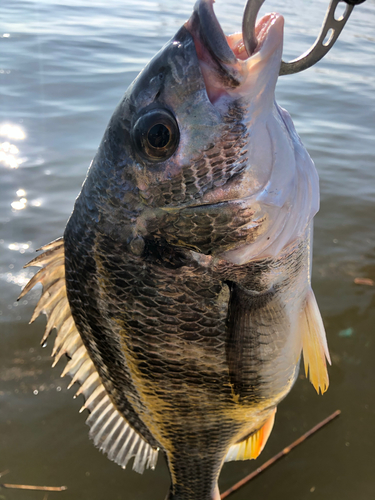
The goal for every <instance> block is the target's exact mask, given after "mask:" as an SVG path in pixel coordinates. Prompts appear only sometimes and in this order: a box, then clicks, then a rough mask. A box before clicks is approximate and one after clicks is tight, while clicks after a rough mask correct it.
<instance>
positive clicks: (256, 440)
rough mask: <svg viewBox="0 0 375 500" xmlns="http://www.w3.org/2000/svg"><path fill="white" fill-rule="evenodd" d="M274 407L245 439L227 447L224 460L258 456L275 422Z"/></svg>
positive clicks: (248, 458)
mask: <svg viewBox="0 0 375 500" xmlns="http://www.w3.org/2000/svg"><path fill="white" fill-rule="evenodd" d="M275 413H276V408H275V409H274V410H273V412H272V414H271V416H270V417H268V419H267V420H266V422H265V423H264V424H263V425H262V427H261V428H260V429H258V430H257V431H256V432H254V433H252V434H251V435H250V436H248V437H247V438H246V439H244V440H243V441H241V442H240V443H237V444H235V445H233V446H231V447H230V448H229V451H228V453H227V456H226V457H225V462H231V461H233V460H251V459H255V458H258V456H259V455H260V454H261V452H262V450H263V448H264V447H265V445H266V443H267V441H268V438H269V437H270V434H271V431H272V428H273V424H274V422H275Z"/></svg>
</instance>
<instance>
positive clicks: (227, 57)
mask: <svg viewBox="0 0 375 500" xmlns="http://www.w3.org/2000/svg"><path fill="white" fill-rule="evenodd" d="M214 1H215V0H197V2H196V3H195V5H194V10H193V15H192V17H191V18H190V19H189V21H187V23H186V25H185V26H186V28H187V29H188V30H189V31H190V32H192V31H193V32H196V30H197V29H198V31H199V35H200V37H201V41H202V42H203V44H204V45H205V47H206V48H207V49H208V50H209V51H210V52H211V55H213V56H214V57H215V59H216V60H217V61H219V62H221V63H224V64H234V63H236V61H237V58H236V56H235V55H234V53H233V51H232V49H231V48H230V46H229V44H228V42H227V38H226V36H225V33H224V31H223V29H222V27H221V25H220V23H219V21H218V19H217V17H216V14H215V11H214V8H213V4H214ZM193 36H194V35H193Z"/></svg>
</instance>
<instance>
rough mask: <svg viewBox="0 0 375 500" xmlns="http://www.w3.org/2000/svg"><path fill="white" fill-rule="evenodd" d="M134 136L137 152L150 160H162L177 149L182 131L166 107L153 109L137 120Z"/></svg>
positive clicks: (133, 131)
mask: <svg viewBox="0 0 375 500" xmlns="http://www.w3.org/2000/svg"><path fill="white" fill-rule="evenodd" d="M132 138H133V143H134V146H135V149H136V151H137V153H138V154H139V155H140V156H142V157H143V158H145V159H146V160H149V161H154V162H157V161H158V162H160V161H165V160H167V159H168V158H170V157H171V156H172V155H173V153H174V152H175V151H176V149H177V146H178V143H179V140H180V131H179V129H178V125H177V122H176V119H175V118H174V116H173V115H172V113H171V112H170V111H168V110H166V109H152V110H150V111H148V112H147V113H145V114H143V115H142V116H140V117H139V118H138V120H137V121H136V123H135V125H134V127H133V130H132Z"/></svg>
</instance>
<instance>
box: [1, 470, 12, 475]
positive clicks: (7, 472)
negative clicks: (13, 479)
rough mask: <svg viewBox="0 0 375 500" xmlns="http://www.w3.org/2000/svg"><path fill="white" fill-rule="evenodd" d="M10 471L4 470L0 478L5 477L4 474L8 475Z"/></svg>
mask: <svg viewBox="0 0 375 500" xmlns="http://www.w3.org/2000/svg"><path fill="white" fill-rule="evenodd" d="M9 472H10V470H9V469H7V470H4V471H3V472H0V477H3V476H5V474H9Z"/></svg>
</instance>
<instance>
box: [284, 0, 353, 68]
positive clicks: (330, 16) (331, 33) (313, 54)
mask: <svg viewBox="0 0 375 500" xmlns="http://www.w3.org/2000/svg"><path fill="white" fill-rule="evenodd" d="M342 1H343V0H331V3H330V5H329V7H328V10H327V14H326V17H325V19H324V22H323V26H322V29H321V30H320V33H319V36H318V38H317V39H316V41H315V43H314V45H313V46H312V47H311V48H310V49H309V50H308V51H306V52H305V53H304V54H302V55H301V56H300V57H298V58H297V59H294V60H293V61H290V62H284V61H281V66H280V73H279V74H280V75H291V74H293V73H298V72H300V71H303V70H305V69H307V68H310V67H311V66H313V65H314V64H315V63H317V62H318V61H320V59H322V57H324V56H325V55H326V54H327V52H328V51H329V50H330V49H331V48H332V46H333V44H334V43H335V41H336V40H337V38H338V36H339V35H340V33H341V31H342V29H343V27H344V26H345V24H346V22H347V20H348V19H349V16H350V14H351V13H352V10H353V9H354V5H353V4H349V2H350V0H349V2H347V1H346V0H344V1H345V3H346V9H345V12H344V13H343V15H342V16H341V17H340V18H339V19H335V11H336V8H337V5H338V4H339V3H340V2H342ZM327 37H328V39H327Z"/></svg>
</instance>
